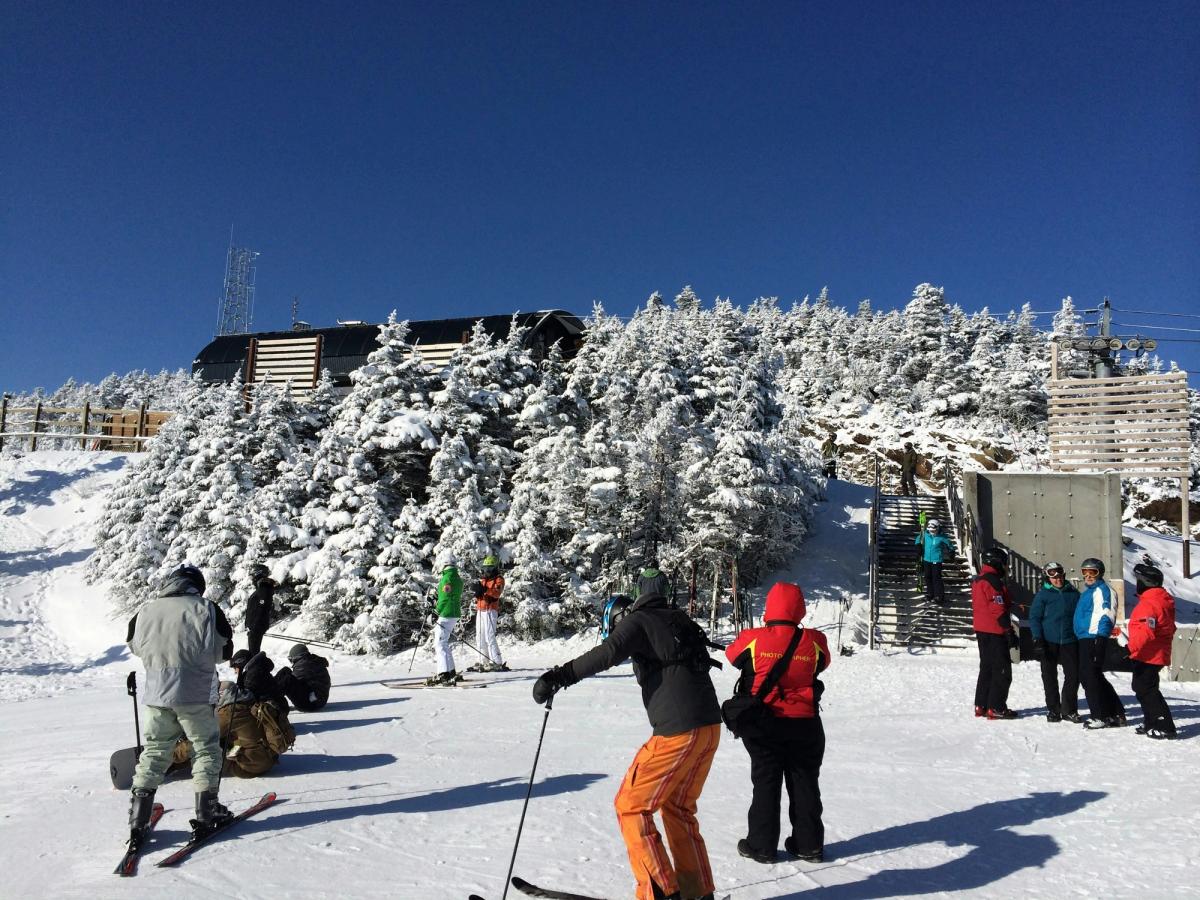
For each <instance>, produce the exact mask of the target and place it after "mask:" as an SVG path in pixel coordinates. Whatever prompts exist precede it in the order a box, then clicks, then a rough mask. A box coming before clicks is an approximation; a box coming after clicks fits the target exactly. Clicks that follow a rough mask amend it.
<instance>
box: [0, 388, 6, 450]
mask: <svg viewBox="0 0 1200 900" xmlns="http://www.w3.org/2000/svg"><path fill="white" fill-rule="evenodd" d="M7 421H8V394H5V395H4V397H3V398H0V450H3V449H4V428H5V425H6V423H7Z"/></svg>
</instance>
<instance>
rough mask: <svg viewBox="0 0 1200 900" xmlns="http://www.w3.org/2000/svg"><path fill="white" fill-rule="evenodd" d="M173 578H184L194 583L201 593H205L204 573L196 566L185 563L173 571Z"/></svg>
mask: <svg viewBox="0 0 1200 900" xmlns="http://www.w3.org/2000/svg"><path fill="white" fill-rule="evenodd" d="M171 577H172V578H182V579H184V580H186V581H188V582H190V583H191V584H192V586H193V587H194V588H195V589H196V590H197V591H199V592H200V593H201V594H203V593H204V587H205V585H204V573H203V572H201V571H200V570H199V569H197V568H196V567H195V566H192V565H188V564H187V563H184V564H183V565H182V566H180V567H179V568H177V569H176V570H175V571H174V572H172V573H171Z"/></svg>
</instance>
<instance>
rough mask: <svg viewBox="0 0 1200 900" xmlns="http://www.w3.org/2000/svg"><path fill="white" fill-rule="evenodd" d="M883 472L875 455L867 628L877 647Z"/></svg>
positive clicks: (870, 640)
mask: <svg viewBox="0 0 1200 900" xmlns="http://www.w3.org/2000/svg"><path fill="white" fill-rule="evenodd" d="M881 478H882V476H881V473H880V467H879V457H878V456H876V457H875V487H874V489H873V490H872V492H871V514H870V518H869V520H868V524H867V548H868V551H869V557H870V568H869V575H868V579H869V580H868V582H867V584H868V587H867V598H868V607H869V609H870V616H869V623H868V628H867V646H868V647H869V648H870V649H872V650H874V649H875V622H876V620H877V618H878V613H879V606H878V597H877V593H878V585H879V535H878V530H879V495H880V483H881Z"/></svg>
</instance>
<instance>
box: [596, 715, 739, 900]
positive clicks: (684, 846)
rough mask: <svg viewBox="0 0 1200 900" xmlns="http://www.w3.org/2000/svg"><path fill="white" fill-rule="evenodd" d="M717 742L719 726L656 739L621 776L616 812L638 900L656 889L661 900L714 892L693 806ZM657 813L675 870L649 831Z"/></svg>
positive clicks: (647, 898)
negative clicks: (662, 896) (664, 897)
mask: <svg viewBox="0 0 1200 900" xmlns="http://www.w3.org/2000/svg"><path fill="white" fill-rule="evenodd" d="M720 740H721V726H720V725H703V726H701V727H700V728H696V729H694V730H692V731H685V732H684V733H683V734H673V735H671V736H670V737H661V736H658V735H655V736H654V737H652V738H650V740H648V741H646V743H645V744H643V745H642V748H641V749H640V750H638V752H637V756H635V757H634V758H633V765H631V766H630V767H629V771H628V772H626V773H625V780H624V781H622V782H621V789H620V790H619V791H617V797H616V802H615V806H616V808H617V821H618V822H619V823H620V825H621V836H622V837H623V838H624V839H625V849H626V850H628V851H629V865H630V866H631V867H632V869H633V876H634V878H636V879H637V900H654V886H655V885H658V888H659V890H661V891H662V894H663V895H664V896H665V895H668V894H673V893H675V891H679V892H680V893H681V894H682V895H683V896H684V897H702V896H703V895H705V894H707V893H709V892H710V891H712V890H713V889H714V886H713V877H712V868H711V867H710V866H709V864H708V849H707V848H706V847H705V846H704V838H702V837H701V836H700V823H699V822H697V821H696V802H697V801H698V800H699V799H700V792H701V791H702V790H704V781H705V779H707V778H708V770H709V769H710V768H711V767H712V761H713V755H714V754H715V753H716V752H717V744H718V743H720ZM656 812H661V813H662V819H663V827H664V828H665V829H666V832H667V843H668V844H669V845H670V847H671V857H674V859H675V864H674V866H672V865H671V858H670V857H668V856H667V852H666V849H665V848H664V847H663V841H662V837H661V836H660V835H659V833H658V829H657V828H656V827H655V825H654V814H655V813H656Z"/></svg>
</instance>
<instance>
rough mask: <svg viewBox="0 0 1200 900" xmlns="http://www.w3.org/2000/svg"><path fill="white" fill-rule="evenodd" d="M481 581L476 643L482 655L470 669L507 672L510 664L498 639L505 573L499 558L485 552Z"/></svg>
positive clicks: (476, 589)
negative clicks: (507, 662) (502, 652)
mask: <svg viewBox="0 0 1200 900" xmlns="http://www.w3.org/2000/svg"><path fill="white" fill-rule="evenodd" d="M480 576H481V577H480V579H479V582H478V584H476V585H475V645H476V646H477V647H478V648H479V652H480V654H481V655H482V657H483V658H482V659H480V660H479V662H477V663H475V665H473V666H471V667H470V668H469V669H467V671H468V672H507V671H508V666H507V665H505V663H504V657H503V656H501V655H500V645H499V644H498V643H497V642H496V627H497V624H498V623H499V621H500V595H501V594H502V593H504V576H503V575H501V574H500V560H498V559H496V557H494V556H485V557H484V558H483V566H482V569H481V573H480Z"/></svg>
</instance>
